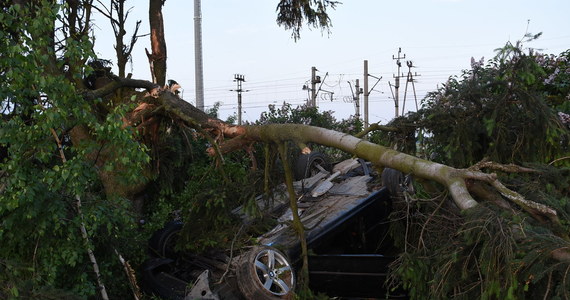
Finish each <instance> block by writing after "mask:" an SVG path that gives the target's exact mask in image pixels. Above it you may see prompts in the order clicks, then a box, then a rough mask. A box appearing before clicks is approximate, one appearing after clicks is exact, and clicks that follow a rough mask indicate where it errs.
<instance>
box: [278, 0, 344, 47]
mask: <svg viewBox="0 0 570 300" xmlns="http://www.w3.org/2000/svg"><path fill="white" fill-rule="evenodd" d="M338 4H340V2H339V1H333V0H280V1H279V4H278V5H277V24H278V25H280V26H283V27H285V29H286V30H291V31H292V33H291V36H292V37H293V39H295V41H296V40H298V39H300V38H301V29H302V28H303V23H304V22H305V21H306V22H307V25H308V26H309V27H314V28H321V30H322V31H325V30H327V31H328V32H330V27H331V26H332V25H331V19H330V17H329V15H328V12H327V9H329V8H332V9H335V8H336V6H337V5H338Z"/></svg>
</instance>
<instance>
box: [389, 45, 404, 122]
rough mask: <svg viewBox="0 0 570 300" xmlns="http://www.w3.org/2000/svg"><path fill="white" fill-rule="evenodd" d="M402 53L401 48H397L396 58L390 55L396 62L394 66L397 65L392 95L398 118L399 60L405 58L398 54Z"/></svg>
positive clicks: (400, 63)
mask: <svg viewBox="0 0 570 300" xmlns="http://www.w3.org/2000/svg"><path fill="white" fill-rule="evenodd" d="M401 53H402V48H398V56H397V57H394V55H392V59H395V60H396V65H398V74H397V75H395V76H394V78H395V79H396V84H395V85H394V88H395V90H396V94H395V95H394V96H395V97H394V108H395V117H398V106H399V101H400V99H399V97H400V96H399V89H400V77H401V74H400V68H401V67H402V62H401V61H400V59H404V58H406V54H404V56H400V54H401Z"/></svg>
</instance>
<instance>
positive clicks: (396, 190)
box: [382, 168, 404, 198]
mask: <svg viewBox="0 0 570 300" xmlns="http://www.w3.org/2000/svg"><path fill="white" fill-rule="evenodd" d="M402 184H404V174H402V172H400V171H398V170H395V169H392V168H384V171H382V185H383V186H385V187H386V188H387V189H388V192H389V193H390V196H391V197H392V198H400V197H403V195H404V194H403V192H404V191H403V189H402Z"/></svg>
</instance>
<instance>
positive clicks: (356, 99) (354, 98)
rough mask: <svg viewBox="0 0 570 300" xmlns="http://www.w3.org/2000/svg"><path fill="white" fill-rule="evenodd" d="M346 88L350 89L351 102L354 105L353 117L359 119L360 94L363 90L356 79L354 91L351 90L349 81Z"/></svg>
mask: <svg viewBox="0 0 570 300" xmlns="http://www.w3.org/2000/svg"><path fill="white" fill-rule="evenodd" d="M348 86H349V87H350V91H351V92H352V102H353V103H354V106H355V116H356V118H357V119H360V94H362V93H363V90H362V88H361V87H360V81H359V80H358V79H356V84H355V85H354V90H353V89H352V85H351V84H350V81H349V82H348Z"/></svg>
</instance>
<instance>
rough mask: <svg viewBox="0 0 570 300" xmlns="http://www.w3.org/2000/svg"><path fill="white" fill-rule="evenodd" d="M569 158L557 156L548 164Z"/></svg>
mask: <svg viewBox="0 0 570 300" xmlns="http://www.w3.org/2000/svg"><path fill="white" fill-rule="evenodd" d="M569 158H570V156H564V157H560V158H557V159H555V160H553V161H551V162H550V163H549V164H548V165H549V166H550V165H552V164H553V163H556V162H559V161H561V160H565V159H569Z"/></svg>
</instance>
